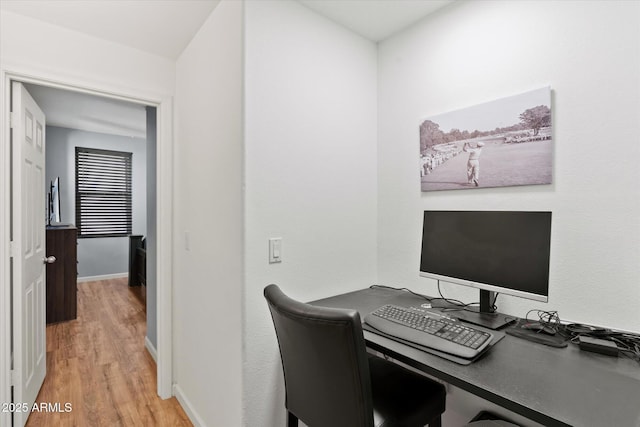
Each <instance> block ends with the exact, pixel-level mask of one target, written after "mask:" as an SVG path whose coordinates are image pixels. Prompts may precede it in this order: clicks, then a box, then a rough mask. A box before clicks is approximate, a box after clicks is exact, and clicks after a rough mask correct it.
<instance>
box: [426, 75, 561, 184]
mask: <svg viewBox="0 0 640 427" xmlns="http://www.w3.org/2000/svg"><path fill="white" fill-rule="evenodd" d="M551 117H552V111H551V88H550V87H545V88H541V89H537V90H532V91H530V92H526V93H523V94H520V95H515V96H511V97H507V98H501V99H497V100H495V101H491V102H487V103H484V104H479V105H475V106H472V107H468V108H464V109H461V110H457V111H452V112H449V113H444V114H439V115H436V116H431V117H428V118H426V119H424V120H423V121H422V122H421V123H420V182H421V188H422V191H437V190H462V189H476V188H486V187H507V186H517V185H539V184H551V182H552V169H553V168H552V163H553V156H552V140H553V132H552V124H551Z"/></svg>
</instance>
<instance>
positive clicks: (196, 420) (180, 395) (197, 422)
mask: <svg viewBox="0 0 640 427" xmlns="http://www.w3.org/2000/svg"><path fill="white" fill-rule="evenodd" d="M173 395H174V396H175V397H176V399H177V400H178V403H180V406H182V409H184V412H185V413H186V414H187V417H189V419H190V420H191V422H192V423H193V425H194V426H195V427H205V426H206V424H205V423H204V421H203V420H202V418H201V417H200V415H198V413H197V412H196V410H195V409H193V405H192V404H191V402H190V401H189V399H187V396H185V394H184V392H183V391H182V389H181V388H180V386H179V385H178V384H174V385H173Z"/></svg>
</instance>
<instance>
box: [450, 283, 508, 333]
mask: <svg viewBox="0 0 640 427" xmlns="http://www.w3.org/2000/svg"><path fill="white" fill-rule="evenodd" d="M494 298H495V297H494V292H490V291H485V290H484V289H481V290H480V308H479V309H478V311H469V310H460V311H458V312H456V314H455V315H454V317H456V318H457V319H458V320H462V321H463V322H467V323H472V324H474V325H478V326H483V327H485V328H489V329H493V330H498V329H502V328H504V327H505V326H507V325H508V324H510V323H512V322H514V321H516V320H517V319H516V318H515V317H513V316H506V315H504V314H502V313H498V312H497V311H495V310H494V309H493V304H492V303H491V301H493V300H494ZM471 310H473V309H471Z"/></svg>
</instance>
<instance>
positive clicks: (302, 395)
mask: <svg viewBox="0 0 640 427" xmlns="http://www.w3.org/2000/svg"><path fill="white" fill-rule="evenodd" d="M264 296H265V298H266V300H267V303H268V304H269V310H270V311H271V317H272V319H273V324H274V326H275V330H276V335H277V337H278V345H279V346H280V357H281V358H282V367H283V370H284V381H285V388H286V406H287V410H288V411H289V412H291V413H292V414H293V415H295V416H296V417H297V418H299V419H300V420H301V421H302V422H304V423H305V424H306V425H309V426H311V427H325V426H326V427H329V426H330V427H340V426H345V427H360V426H363V427H364V426H366V427H371V426H372V425H373V404H372V400H371V380H370V376H369V364H368V361H367V354H366V348H365V343H364V337H363V334H362V324H361V321H360V315H359V314H358V312H357V311H355V310H343V309H335V308H326V307H316V306H313V305H309V304H304V303H302V302H298V301H295V300H293V299H291V298H289V297H287V296H286V295H285V294H284V293H283V292H282V291H281V290H280V288H278V286H276V285H269V286H267V287H266V288H265V289H264Z"/></svg>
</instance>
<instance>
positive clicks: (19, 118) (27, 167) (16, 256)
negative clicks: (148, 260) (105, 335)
mask: <svg viewBox="0 0 640 427" xmlns="http://www.w3.org/2000/svg"><path fill="white" fill-rule="evenodd" d="M11 90H12V105H11V111H12V113H11V114H12V116H11V131H12V137H11V141H12V146H13V159H12V164H13V173H12V176H13V183H12V194H13V196H12V218H13V221H12V239H13V250H12V255H13V280H12V287H13V289H12V291H13V301H12V302H13V305H12V311H13V313H12V314H13V334H12V335H13V336H12V351H13V357H12V359H13V368H12V376H13V381H12V384H13V403H14V408H15V409H16V411H15V412H14V418H13V425H14V427H22V426H24V424H25V423H26V422H27V418H28V416H29V412H30V409H31V407H32V406H33V403H34V402H35V400H36V397H37V396H38V392H39V391H40V387H41V386H42V383H43V381H44V376H45V374H46V346H45V340H46V337H45V323H46V316H45V310H46V305H45V302H46V288H45V278H46V275H45V261H46V260H45V256H46V255H45V220H46V219H45V218H46V210H45V206H46V205H45V182H44V181H45V176H44V164H45V154H44V148H45V147H44V131H45V125H44V124H45V118H44V113H43V112H42V110H40V108H39V107H38V105H37V104H36V103H35V101H34V100H33V98H31V95H29V92H27V90H26V89H25V88H24V86H23V85H22V84H21V83H17V82H13V83H12V87H11ZM24 409H27V411H24Z"/></svg>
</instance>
